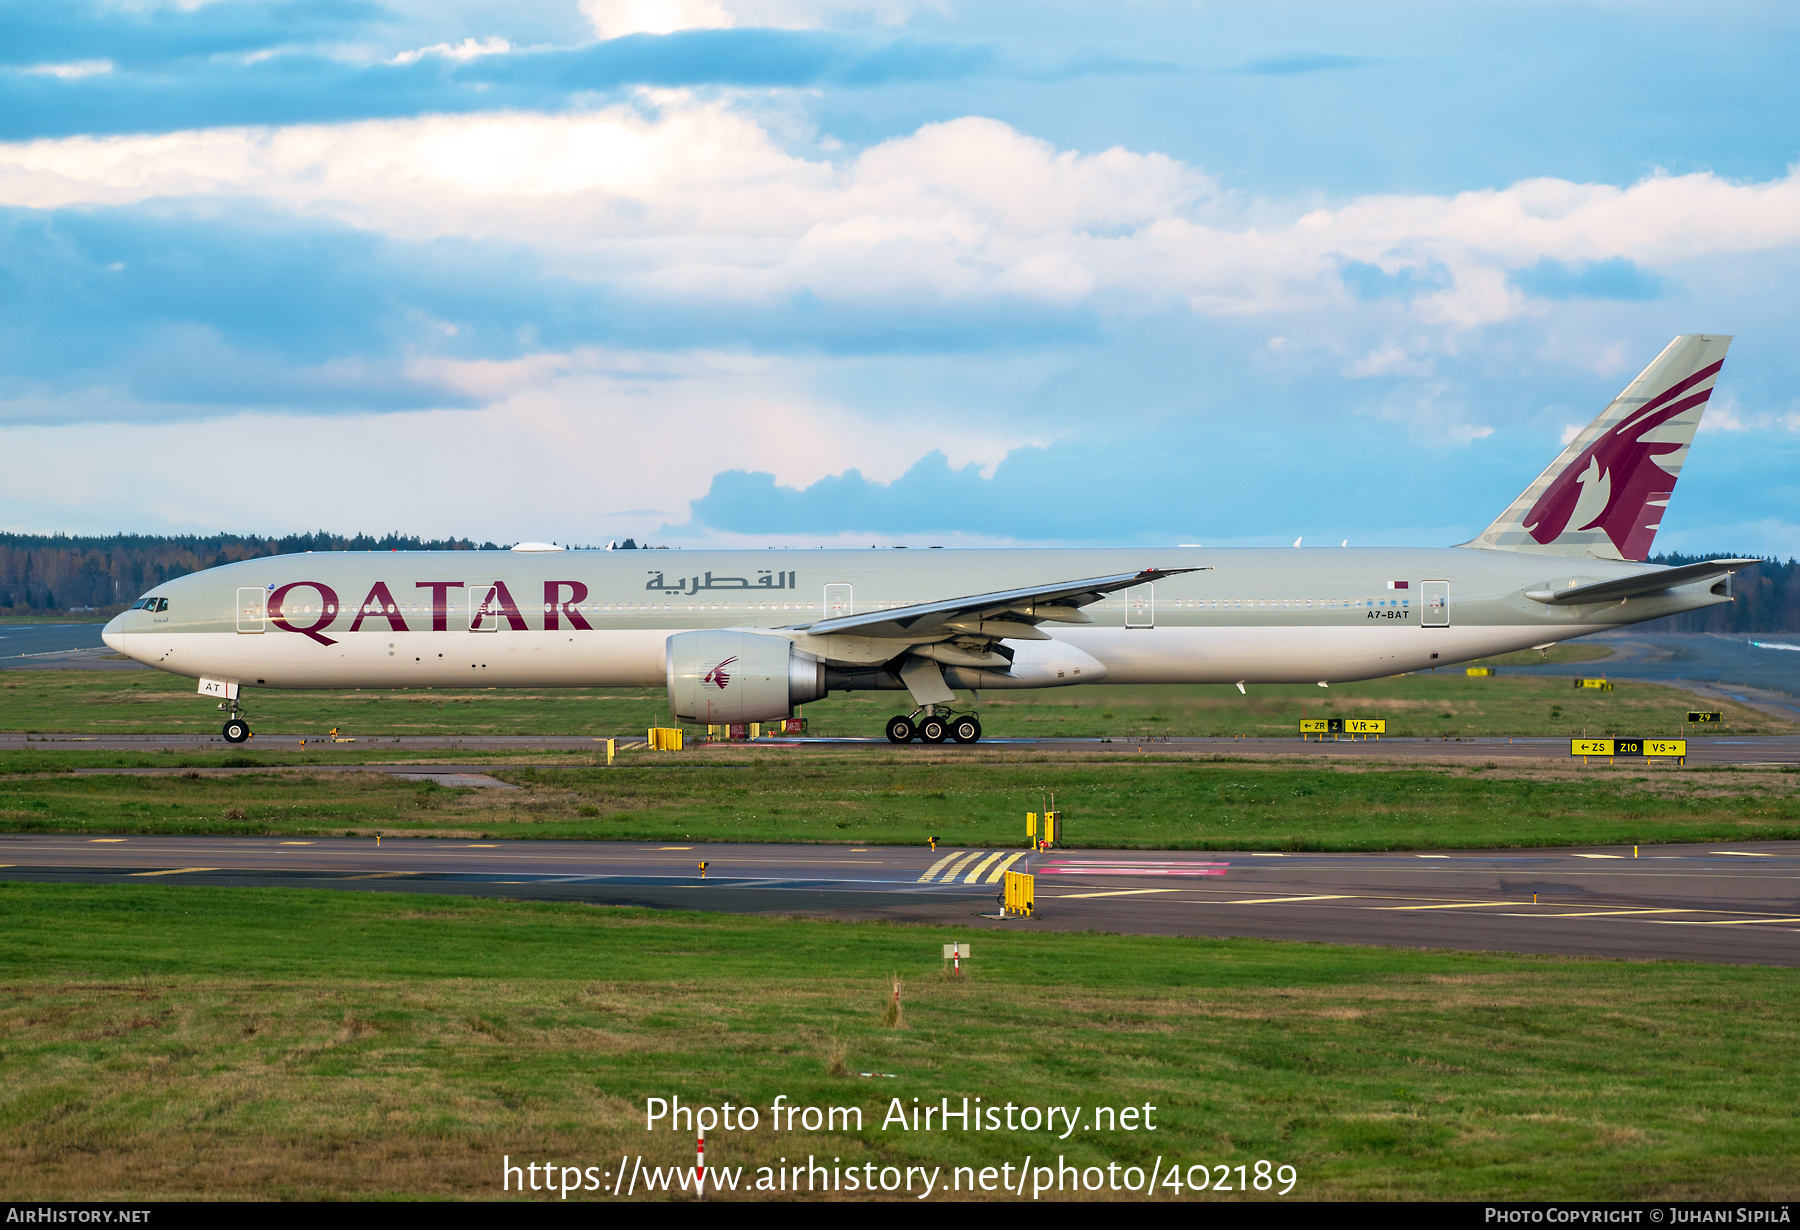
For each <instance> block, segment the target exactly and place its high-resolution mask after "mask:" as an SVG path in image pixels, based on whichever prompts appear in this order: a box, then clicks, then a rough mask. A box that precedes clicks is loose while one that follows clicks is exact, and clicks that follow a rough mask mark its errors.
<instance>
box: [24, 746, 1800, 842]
mask: <svg viewBox="0 0 1800 1230" xmlns="http://www.w3.org/2000/svg"><path fill="white" fill-rule="evenodd" d="M489 771H490V772H491V773H492V774H493V775H495V776H497V777H499V778H501V779H503V780H506V781H510V782H514V783H517V784H519V785H521V786H522V787H524V788H523V789H520V790H508V791H502V790H492V789H446V788H444V787H440V786H437V785H436V784H434V783H428V782H409V781H403V780H397V779H395V778H392V777H389V776H386V775H383V774H375V773H354V772H330V773H316V774H309V773H292V772H279V771H270V772H268V773H247V774H238V775H232V776H208V775H206V774H205V773H203V772H201V771H198V770H190V771H189V774H188V775H186V776H184V775H182V774H180V773H169V774H160V775H155V776H80V777H75V776H70V775H67V774H58V775H54V776H45V777H39V778H31V777H25V776H13V777H9V778H0V830H9V831H13V832H86V833H266V834H279V835H282V836H296V837H298V836H318V835H332V834H338V833H354V834H371V833H375V832H380V833H385V834H390V835H412V836H421V837H426V836H431V837H452V836H454V837H511V838H565V839H566V838H589V839H604V840H665V839H682V840H694V841H803V842H852V843H855V844H859V845H863V844H897V845H923V844H924V843H925V839H926V838H927V837H928V836H936V837H937V838H939V839H940V841H943V842H952V843H955V844H958V845H970V846H978V845H986V846H1018V845H1022V844H1023V843H1024V841H1025V836H1024V827H1025V826H1024V814H1025V813H1026V812H1027V811H1038V810H1041V809H1042V807H1043V802H1042V801H1043V799H1044V798H1045V796H1046V795H1048V794H1050V793H1052V792H1054V794H1055V796H1056V802H1057V806H1058V807H1059V808H1060V809H1061V810H1062V811H1063V812H1064V815H1065V824H1066V826H1067V828H1066V840H1067V841H1068V842H1069V844H1072V845H1076V846H1089V847H1112V848H1142V849H1236V850H1244V849H1250V850H1388V849H1457V848H1482V847H1494V846H1557V845H1633V844H1658V843H1668V842H1691V841H1734V840H1737V841H1742V840H1772V839H1793V838H1800V774H1795V773H1787V772H1783V771H1780V770H1769V769H1735V768H1726V769H1694V768H1689V769H1685V770H1682V769H1675V768H1673V767H1661V768H1645V767H1637V768H1624V767H1620V768H1612V769H1607V768H1603V767H1600V766H1593V767H1590V768H1586V769H1584V768H1582V767H1581V766H1579V765H1570V766H1560V765H1559V766H1555V767H1548V766H1546V767H1536V768H1534V767H1525V768H1521V767H1519V766H1517V765H1514V764H1508V765H1506V766H1505V767H1500V768H1493V767H1488V766H1485V765H1482V764H1480V763H1466V762H1465V763H1459V764H1450V765H1445V766H1428V767H1407V768H1395V767H1391V766H1369V765H1363V764H1359V763H1349V764H1343V763H1340V764H1314V765H1305V766H1294V765H1292V764H1291V763H1289V762H1245V761H1234V760H1230V759H1223V758H1218V759H1215V758H1205V759H1202V758H1192V759H1189V758H1169V759H1166V760H1157V759H1155V758H1150V757H1146V758H1133V757H1127V758H1121V759H1119V760H1116V761H1109V762H1095V761H1087V760H1083V759H1080V758H1078V757H1075V756H1064V757H1060V758H1059V757H1055V756H1049V755H1044V756H1040V757H1038V758H1035V759H1032V760H1029V761H1021V760H1020V759H1019V758H1018V757H1017V756H1016V755H1013V754H1010V753H1005V752H996V753H979V752H976V753H970V754H968V755H967V756H965V757H957V758H953V759H952V758H946V759H943V760H933V759H929V758H925V757H920V756H913V755H909V754H905V753H894V752H883V753H880V754H877V755H869V754H867V753H863V752H839V753H824V754H805V753H795V752H783V751H782V750H780V749H765V750H761V751H725V750H721V751H711V752H703V753H695V754H689V755H686V756H680V757H678V756H673V755H671V756H657V755H654V754H650V753H645V754H642V755H639V756H635V757H632V758H628V759H627V760H626V761H625V762H622V763H621V764H619V765H617V766H615V767H613V768H611V769H608V768H605V767H592V768H569V769H559V768H539V767H501V768H494V769H491V770H489Z"/></svg>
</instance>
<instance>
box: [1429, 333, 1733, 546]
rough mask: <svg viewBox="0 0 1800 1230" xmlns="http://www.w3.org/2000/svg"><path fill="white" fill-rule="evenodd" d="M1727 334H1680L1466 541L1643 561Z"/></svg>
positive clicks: (1708, 392)
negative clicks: (1496, 513)
mask: <svg viewBox="0 0 1800 1230" xmlns="http://www.w3.org/2000/svg"><path fill="white" fill-rule="evenodd" d="M1730 345H1731V338H1730V337H1728V336H1725V335H1723V334H1707V333H1686V334H1683V335H1682V336H1680V337H1678V338H1676V339H1675V340H1674V341H1672V342H1670V343H1669V345H1668V346H1667V348H1665V349H1664V350H1663V352H1662V353H1661V354H1659V355H1657V356H1656V358H1655V359H1654V360H1652V361H1651V363H1650V366H1648V367H1646V368H1645V369H1644V370H1643V371H1641V372H1639V373H1638V375H1637V379H1635V380H1633V381H1632V382H1631V383H1630V384H1628V385H1626V386H1625V391H1624V392H1623V393H1620V394H1619V395H1618V396H1617V397H1615V398H1614V399H1613V401H1612V404H1611V405H1609V406H1607V408H1606V409H1605V410H1603V411H1601V413H1600V417H1599V418H1597V419H1595V420H1594V421H1593V422H1591V423H1589V424H1588V425H1587V427H1586V428H1585V429H1583V431H1582V432H1581V434H1580V435H1578V436H1576V437H1575V438H1574V439H1573V440H1572V441H1570V442H1569V446H1568V447H1567V448H1565V449H1564V450H1563V451H1562V456H1560V457H1558V458H1557V459H1556V460H1555V461H1553V462H1551V463H1550V467H1549V468H1548V469H1546V470H1545V471H1544V472H1543V473H1542V474H1540V475H1538V476H1537V480H1536V481H1535V482H1533V483H1532V484H1531V486H1529V487H1527V488H1525V490H1524V491H1523V492H1521V493H1520V495H1519V498H1518V499H1516V500H1514V501H1513V502H1512V504H1511V505H1510V506H1509V507H1508V508H1507V510H1506V511H1505V512H1503V513H1501V514H1500V516H1499V517H1498V518H1496V519H1495V521H1494V523H1493V524H1492V525H1490V526H1488V527H1487V529H1485V530H1483V531H1482V532H1481V533H1480V534H1478V535H1476V537H1474V538H1472V539H1470V540H1469V541H1468V542H1465V543H1463V544H1462V545H1463V546H1465V547H1485V548H1488V549H1490V550H1498V551H1530V552H1537V553H1541V554H1545V555H1577V556H1590V557H1592V558H1595V559H1628V560H1643V559H1647V558H1648V557H1649V555H1650V543H1651V542H1652V540H1654V539H1655V537H1656V531H1657V530H1658V529H1659V528H1660V527H1661V525H1662V516H1663V509H1664V508H1665V507H1666V506H1667V505H1668V503H1669V497H1670V496H1671V495H1672V494H1674V491H1675V480H1676V479H1677V478H1679V477H1681V467H1682V464H1683V463H1684V462H1685V461H1686V460H1687V454H1688V446H1689V445H1690V444H1692V443H1693V439H1694V432H1695V430H1696V429H1697V428H1698V427H1699V426H1700V415H1701V413H1702V412H1704V411H1705V409H1706V400H1707V398H1709V397H1711V396H1712V391H1713V384H1714V382H1715V381H1716V380H1717V379H1718V376H1719V368H1720V366H1721V365H1722V364H1723V363H1724V361H1725V351H1726V349H1727V348H1728V347H1730Z"/></svg>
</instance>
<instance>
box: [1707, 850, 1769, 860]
mask: <svg viewBox="0 0 1800 1230" xmlns="http://www.w3.org/2000/svg"><path fill="white" fill-rule="evenodd" d="M1712 853H1713V854H1734V855H1736V856H1737V857H1738V858H1774V857H1775V856H1774V855H1773V854H1758V853H1757V852H1756V851H1754V850H1714V851H1712Z"/></svg>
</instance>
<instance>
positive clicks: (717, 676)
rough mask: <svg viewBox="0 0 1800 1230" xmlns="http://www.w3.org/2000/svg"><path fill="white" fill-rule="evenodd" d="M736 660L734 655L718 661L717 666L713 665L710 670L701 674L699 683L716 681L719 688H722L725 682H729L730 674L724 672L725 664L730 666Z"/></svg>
mask: <svg viewBox="0 0 1800 1230" xmlns="http://www.w3.org/2000/svg"><path fill="white" fill-rule="evenodd" d="M736 661H737V658H736V657H735V656H734V657H729V658H726V659H725V660H724V661H723V662H721V663H719V664H718V665H717V666H715V667H713V668H712V669H711V670H709V671H707V672H706V674H705V675H703V676H701V679H700V682H701V683H716V684H718V685H719V687H720V688H721V689H723V688H724V686H725V685H726V684H728V683H730V682H731V676H730V675H729V674H728V673H726V670H725V668H726V667H727V666H730V665H731V664H732V663H733V662H736Z"/></svg>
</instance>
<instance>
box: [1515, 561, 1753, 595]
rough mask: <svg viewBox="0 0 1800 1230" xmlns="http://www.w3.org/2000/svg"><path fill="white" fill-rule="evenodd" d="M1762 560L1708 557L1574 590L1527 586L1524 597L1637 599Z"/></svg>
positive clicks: (1731, 571)
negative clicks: (1700, 560)
mask: <svg viewBox="0 0 1800 1230" xmlns="http://www.w3.org/2000/svg"><path fill="white" fill-rule="evenodd" d="M1760 563H1762V561H1761V560H1758V559H1709V560H1704V561H1702V562H1701V563H1698V564H1683V565H1681V567H1679V568H1659V569H1657V570H1656V571H1655V572H1640V573H1638V574H1636V575H1635V576H1629V577H1620V578H1619V579H1618V580H1616V581H1597V582H1595V583H1594V584H1592V585H1577V586H1574V587H1573V588H1571V589H1528V590H1526V591H1525V596H1526V597H1527V598H1529V599H1531V600H1532V601H1533V602H1545V603H1549V604H1550V605H1552V606H1579V605H1582V604H1583V603H1588V602H1611V601H1613V600H1615V599H1618V598H1635V597H1637V596H1638V595H1640V594H1659V593H1661V592H1662V591H1664V590H1666V589H1674V588H1675V587H1676V586H1677V585H1688V584H1691V583H1692V582H1694V581H1704V580H1706V579H1707V578H1708V577H1722V576H1725V575H1727V574H1729V573H1733V572H1736V571H1737V570H1738V569H1740V568H1748V567H1750V566H1751V565H1752V564H1760Z"/></svg>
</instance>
